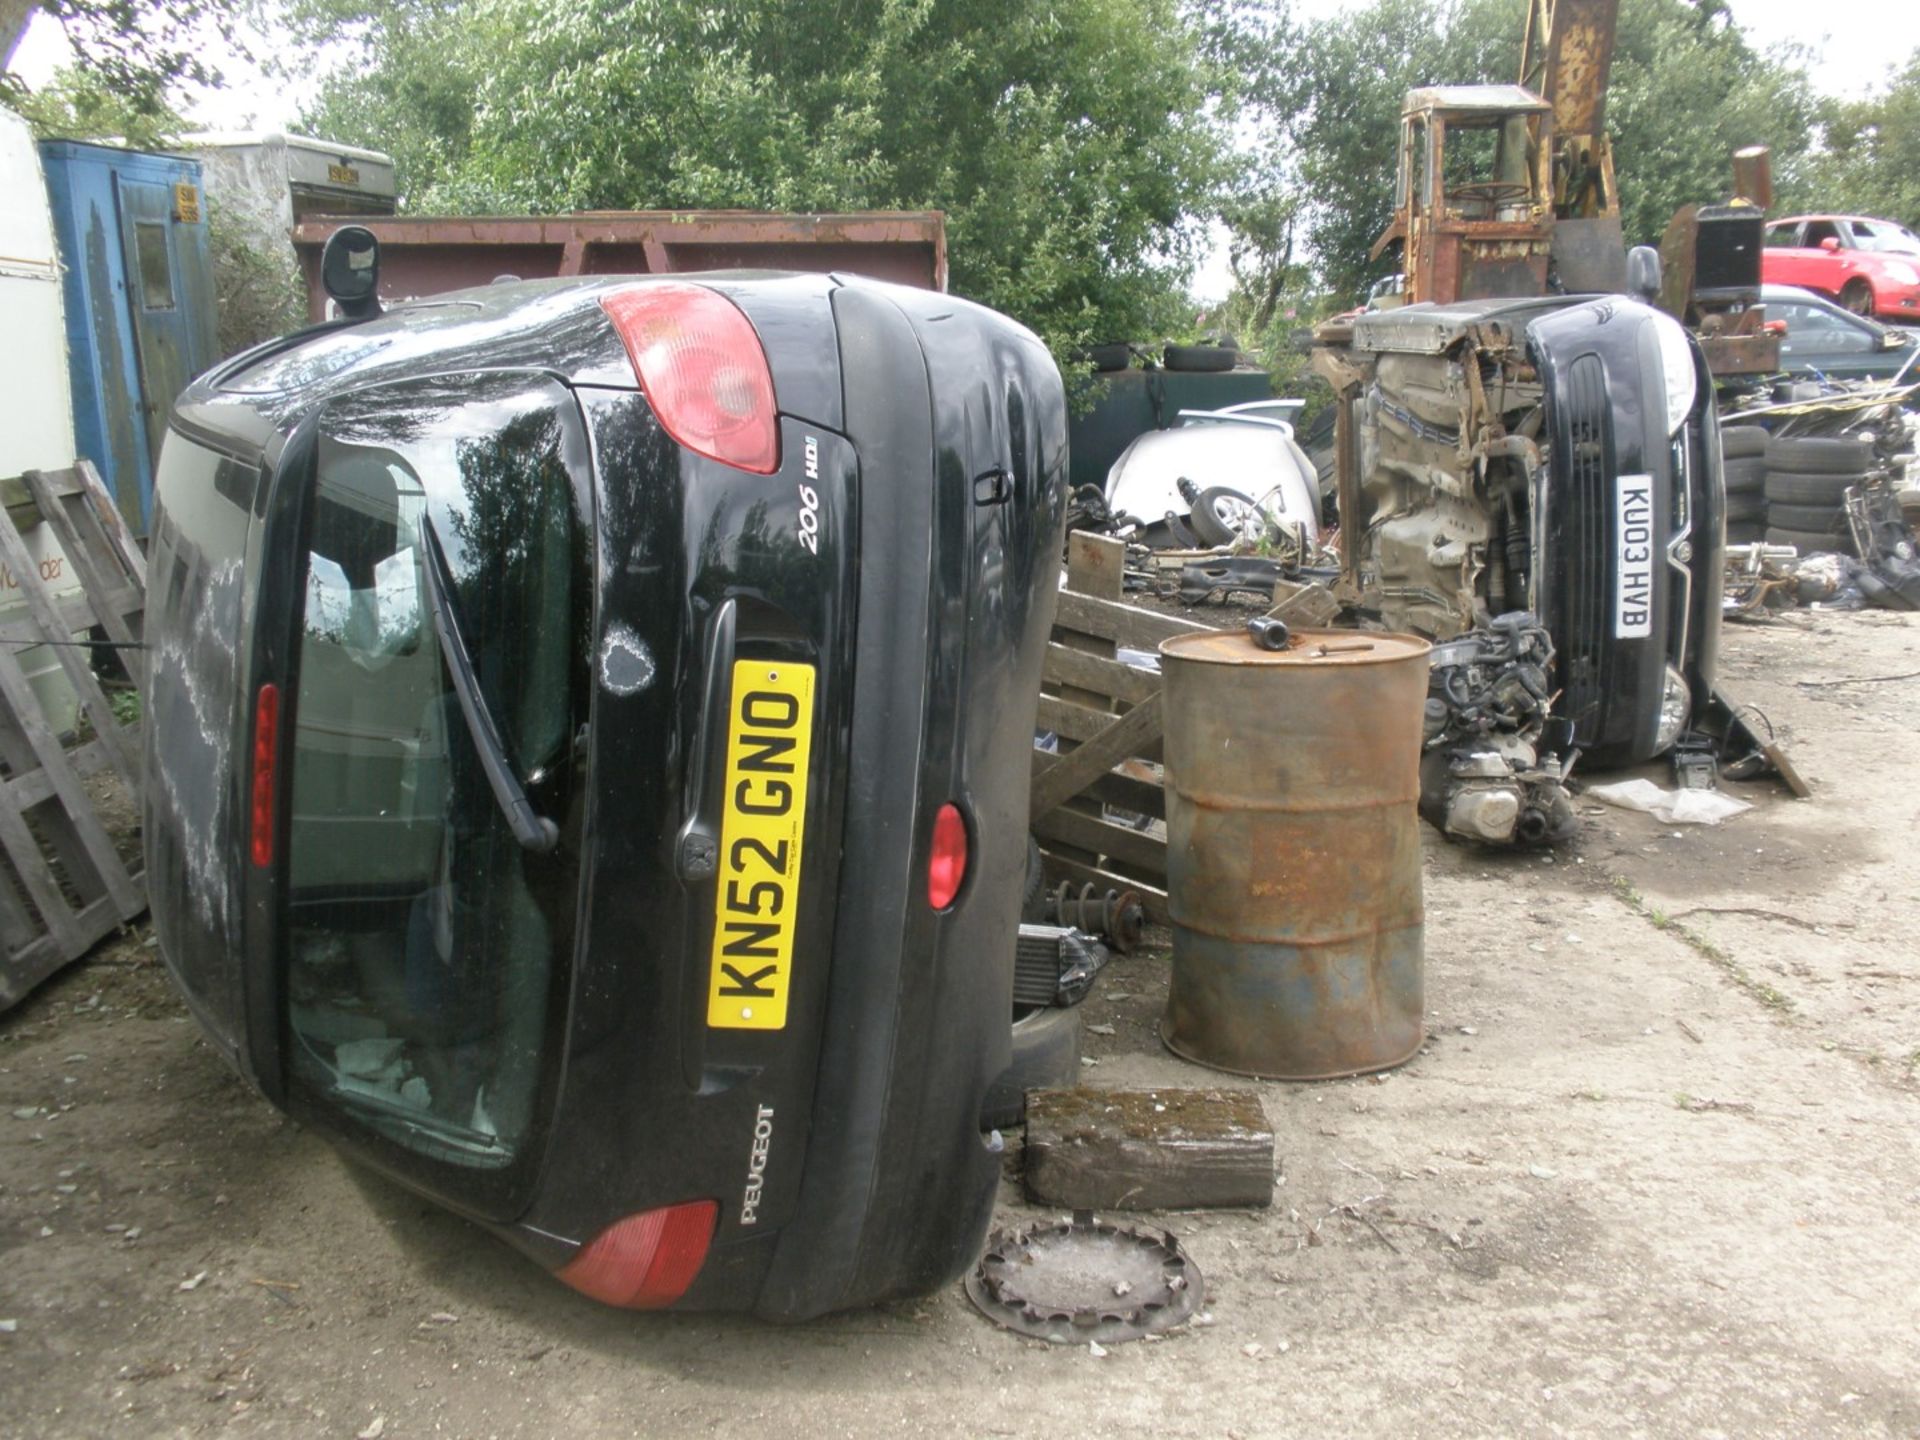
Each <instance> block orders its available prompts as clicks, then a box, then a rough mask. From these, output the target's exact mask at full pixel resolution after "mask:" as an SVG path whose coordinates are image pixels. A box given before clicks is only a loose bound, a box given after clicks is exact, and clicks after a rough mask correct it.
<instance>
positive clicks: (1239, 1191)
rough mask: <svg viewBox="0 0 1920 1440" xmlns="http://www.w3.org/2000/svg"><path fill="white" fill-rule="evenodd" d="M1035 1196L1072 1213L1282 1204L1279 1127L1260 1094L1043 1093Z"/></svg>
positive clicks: (1033, 1124)
mask: <svg viewBox="0 0 1920 1440" xmlns="http://www.w3.org/2000/svg"><path fill="white" fill-rule="evenodd" d="M1026 1171H1027V1173H1026V1181H1027V1197H1028V1198H1029V1199H1030V1200H1032V1201H1034V1203H1036V1204H1040V1205H1058V1206H1060V1207H1061V1208H1063V1209H1068V1210H1191V1209H1196V1208H1199V1207H1202V1206H1254V1205H1270V1204H1272V1203H1273V1127H1272V1126H1271V1125H1270V1124H1268V1123H1267V1113H1266V1111H1265V1109H1264V1108H1262V1106H1261V1104H1260V1097H1259V1095H1258V1094H1257V1093H1255V1092H1254V1091H1252V1090H1093V1089H1088V1088H1086V1087H1084V1086H1083V1087H1080V1088H1077V1089H1073V1090H1034V1091H1031V1092H1030V1093H1029V1094H1028V1095H1027V1143H1026Z"/></svg>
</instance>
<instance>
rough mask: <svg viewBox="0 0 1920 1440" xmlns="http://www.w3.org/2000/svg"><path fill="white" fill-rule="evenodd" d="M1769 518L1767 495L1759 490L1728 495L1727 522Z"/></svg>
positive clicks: (1729, 523) (1730, 523)
mask: <svg viewBox="0 0 1920 1440" xmlns="http://www.w3.org/2000/svg"><path fill="white" fill-rule="evenodd" d="M1766 518H1767V497H1766V496H1764V495H1762V494H1760V493H1758V492H1757V491H1746V492H1743V493H1741V494H1733V493H1729V494H1728V495H1727V524H1728V525H1732V524H1733V523H1734V522H1735V521H1737V520H1764V519H1766Z"/></svg>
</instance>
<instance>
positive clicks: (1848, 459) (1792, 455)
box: [1727, 436, 1874, 555]
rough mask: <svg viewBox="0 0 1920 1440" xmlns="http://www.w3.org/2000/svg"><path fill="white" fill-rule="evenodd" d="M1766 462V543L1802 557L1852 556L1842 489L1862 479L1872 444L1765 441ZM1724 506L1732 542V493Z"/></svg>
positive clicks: (1825, 439)
mask: <svg viewBox="0 0 1920 1440" xmlns="http://www.w3.org/2000/svg"><path fill="white" fill-rule="evenodd" d="M1765 463H1766V473H1767V478H1766V490H1765V498H1766V527H1767V543H1768V544H1769V545H1791V546H1793V547H1794V548H1795V549H1796V550H1798V551H1799V552H1800V553H1801V554H1802V555H1809V554H1814V553H1817V552H1820V551H1835V552H1838V553H1839V554H1842V555H1851V554H1852V553H1853V532H1852V529H1851V527H1850V526H1849V525H1848V524H1847V508H1846V498H1847V489H1848V487H1849V486H1853V485H1859V484H1862V483H1864V482H1865V481H1866V479H1867V475H1868V472H1869V471H1870V470H1871V469H1872V468H1873V464H1874V456H1873V442H1872V441H1871V440H1870V439H1855V438H1853V437H1850V436H1808V437H1807V438H1805V439H1797V440H1782V439H1778V438H1770V439H1768V441H1767V445H1766V461H1765ZM1728 489H1729V491H1731V489H1732V486H1731V483H1729V486H1728ZM1727 503H1728V506H1729V514H1728V537H1727V538H1728V543H1730V544H1731V543H1733V537H1732V513H1731V506H1732V503H1733V501H1732V497H1731V494H1729V497H1728V501H1727Z"/></svg>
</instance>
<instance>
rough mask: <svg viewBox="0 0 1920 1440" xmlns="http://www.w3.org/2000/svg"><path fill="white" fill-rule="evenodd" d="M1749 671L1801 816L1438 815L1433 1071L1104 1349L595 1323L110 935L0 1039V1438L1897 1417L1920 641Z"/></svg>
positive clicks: (1115, 1045) (1293, 1106)
mask: <svg viewBox="0 0 1920 1440" xmlns="http://www.w3.org/2000/svg"><path fill="white" fill-rule="evenodd" d="M1727 649H1728V655H1727V662H1726V670H1727V675H1726V680H1727V683H1728V686H1729V688H1731V689H1732V690H1733V691H1734V692H1735V693H1736V694H1737V695H1738V696H1740V697H1741V698H1742V699H1744V700H1747V701H1749V702H1751V703H1752V704H1754V705H1756V706H1758V708H1759V709H1760V710H1762V711H1763V712H1764V713H1765V715H1766V716H1767V717H1768V719H1769V720H1770V721H1771V722H1772V724H1773V725H1774V726H1775V727H1776V729H1777V730H1778V731H1779V732H1780V734H1781V735H1782V737H1783V738H1785V739H1786V740H1787V741H1788V743H1789V745H1790V746H1791V748H1792V751H1793V753H1794V755H1795V756H1796V757H1797V758H1798V760H1799V763H1800V765H1801V767H1802V769H1803V770H1804V771H1805V773H1806V774H1807V775H1808V776H1809V778H1810V779H1811V780H1812V781H1813V782H1814V784H1815V785H1816V786H1817V787H1818V795H1817V797H1816V798H1815V799H1813V800H1811V801H1792V800H1789V799H1786V798H1784V797H1783V796H1780V795H1777V794H1776V793H1774V792H1773V791H1771V790H1770V789H1765V788H1760V787H1747V789H1746V790H1745V791H1743V792H1741V793H1746V794H1749V795H1751V798H1754V799H1756V800H1758V801H1759V808H1758V809H1756V810H1754V811H1752V812H1749V813H1747V814H1745V815H1742V816H1739V817H1737V818H1736V819H1734V820H1732V821H1730V822H1729V823H1727V824H1725V825H1723V826H1721V827H1719V828H1717V829H1697V828H1696V829H1688V830H1683V831H1677V830H1674V829H1672V828H1670V827H1663V826H1661V825H1659V824H1657V823H1656V822H1654V821H1653V820H1651V819H1649V818H1647V817H1645V816H1641V815H1636V814H1629V813H1625V812H1621V811H1615V810H1603V809H1602V808H1601V807H1599V806H1597V805H1594V804H1592V803H1591V802H1589V801H1582V802H1581V807H1580V808H1581V813H1582V817H1583V819H1582V832H1581V835H1580V837H1579V839H1578V841H1577V843H1576V844H1575V846H1574V847H1573V849H1572V850H1571V851H1570V852H1568V853H1566V854H1563V855H1561V856H1559V857H1556V858H1540V857H1529V858H1523V857H1514V856H1501V855H1488V854H1484V853H1479V852H1475V851H1472V850H1467V849H1463V848H1459V847H1455V846H1452V845H1449V844H1447V843H1444V842H1442V841H1440V840H1439V839H1438V838H1437V837H1435V836H1433V835H1432V834H1431V833H1429V835H1428V837H1427V838H1428V841H1429V844H1428V849H1427V856H1426V866H1427V868H1426V882H1427V890H1426V894H1427V997H1428V999H1427V1003H1428V1009H1429V1022H1428V1023H1429V1029H1430V1031H1431V1036H1432V1039H1431V1041H1430V1043H1429V1044H1428V1045H1427V1046H1426V1048H1425V1049H1424V1050H1423V1051H1422V1052H1421V1054H1420V1055H1419V1056H1418V1058H1416V1059H1415V1060H1414V1061H1413V1062H1412V1063H1410V1064H1408V1065H1407V1066H1405V1067H1404V1068H1402V1069H1400V1070H1398V1071H1395V1072H1394V1073H1392V1074H1390V1075H1387V1076H1382V1077H1378V1078H1373V1079H1366V1080H1359V1081H1350V1082H1335V1083H1328V1084H1320V1085H1266V1086H1262V1087H1260V1092H1261V1095H1262V1097H1263V1099H1264V1101H1265V1104H1266V1107H1267V1111H1268V1114H1269V1116H1270V1117H1271V1119H1272V1121H1273V1123H1274V1126H1275V1130H1276V1133H1277V1136H1278V1147H1279V1155H1280V1164H1281V1168H1282V1170H1283V1172H1284V1173H1283V1176H1282V1179H1281V1182H1280V1185H1279V1188H1278V1190H1277V1192H1276V1199H1275V1204H1274V1206H1273V1208H1272V1209H1271V1210H1269V1211H1263V1212H1258V1213H1222V1214H1207V1215H1203V1214H1180V1215H1173V1216H1167V1217H1162V1218H1164V1220H1165V1221H1166V1223H1168V1224H1169V1225H1170V1226H1171V1228H1172V1229H1173V1230H1174V1231H1175V1232H1176V1233H1177V1234H1178V1235H1180V1237H1181V1238H1182V1240H1183V1241H1184V1243H1185V1244H1186V1246H1187V1247H1188V1249H1189V1251H1190V1253H1191V1254H1192V1256H1193V1257H1194V1259H1195V1261H1196V1262H1197V1263H1198V1265H1199V1266H1200V1268H1201V1269H1202V1270H1203V1271H1204V1272H1205V1274H1206V1277H1207V1282H1208V1298H1207V1301H1206V1307H1205V1315H1204V1316H1203V1319H1204V1320H1205V1321H1206V1322H1207V1323H1204V1324H1197V1325H1195V1326H1193V1327H1191V1328H1189V1329H1188V1330H1186V1331H1185V1332H1183V1333H1179V1334H1176V1335H1174V1336H1172V1337H1170V1338H1167V1339H1164V1340H1161V1341H1158V1342H1156V1343H1140V1344H1130V1345H1116V1346H1114V1347H1112V1348H1111V1349H1110V1350H1109V1352H1108V1353H1107V1354H1106V1355H1104V1356H1096V1355H1094V1354H1092V1353H1090V1352H1089V1351H1088V1350H1087V1349H1085V1348H1054V1347H1049V1346H1045V1345H1042V1344H1039V1343H1037V1342H1027V1341H1022V1340H1018V1339H1015V1338H1013V1337H1011V1336H1009V1335H1007V1334H1005V1333H1003V1332H1001V1331H998V1330H996V1329H994V1328H993V1327H992V1326H990V1325H989V1324H987V1323H986V1322H985V1321H984V1320H982V1319H981V1318H980V1317H979V1316H977V1315H976V1314H975V1313H974V1312H973V1311H972V1310H971V1308H970V1307H969V1306H968V1304H967V1302H966V1300H965V1299H964V1297H963V1296H962V1295H961V1293H960V1290H959V1287H958V1286H954V1287H950V1288H949V1289H947V1290H946V1291H944V1292H942V1293H941V1294H938V1295H936V1296H933V1297H932V1298H930V1299H928V1300H926V1301H924V1302H921V1303H917V1304H902V1305H896V1306H892V1307H889V1308H885V1309H880V1310H875V1311H869V1312H865V1313H860V1314H852V1315H845V1316H839V1317H834V1318H830V1319H827V1320H824V1321H821V1322H818V1323H816V1324H812V1325H808V1326H804V1327H797V1328H785V1329H782V1328H775V1327H770V1326H766V1325H761V1324H757V1323H753V1322H749V1321H742V1320H733V1319H725V1318H715V1317H701V1316H635V1315H629V1314H623V1313H618V1312H614V1311H609V1310H603V1309H600V1308H597V1307H595V1306H593V1305H592V1304H590V1303H588V1302H585V1301H583V1300H580V1299H579V1298H577V1297H575V1296H574V1295H573V1294H572V1293H571V1292H569V1291H567V1290H565V1289H563V1288H562V1287H560V1286H559V1285H557V1284H555V1283H553V1282H552V1281H550V1280H549V1279H547V1278H546V1277H545V1276H543V1275H541V1274H540V1273H538V1272H537V1271H536V1270H535V1269H534V1268H533V1267H531V1266H530V1265H528V1264H527V1263H526V1262H525V1261H523V1260H521V1259H520V1258H519V1257H518V1256H516V1255H515V1254H513V1253H511V1252H510V1251H508V1250H507V1249H506V1248H505V1247H504V1246H502V1245H500V1244H498V1243H496V1242H495V1241H493V1240H492V1239H490V1238H489V1237H487V1236H485V1235H484V1234H482V1233H480V1232H478V1231H476V1230H474V1229H472V1228H471V1227H469V1226H467V1225H465V1224H464V1223H462V1222H460V1221H458V1220H455V1219H452V1218H450V1217H448V1216H446V1215H443V1214H440V1213H438V1212H436V1211H435V1210H433V1209H431V1208H429V1207H427V1206H425V1205H423V1204H421V1203H420V1202H418V1201H417V1200H414V1199H413V1198H411V1197H410V1196H408V1195H406V1194H404V1193H402V1192H400V1191H398V1190H396V1189H394V1188H393V1187H391V1186H390V1185H388V1184H386V1183H384V1182H382V1181H380V1180H378V1179H376V1178H374V1177H371V1176H368V1175H365V1174H362V1173H360V1172H359V1171H357V1170H354V1169H352V1168H350V1167H349V1166H348V1165H347V1164H345V1163H344V1162H343V1161H342V1160H341V1159H340V1158H339V1157H338V1156H337V1155H336V1154H335V1153H334V1152H333V1151H332V1150H330V1149H329V1148H327V1147H326V1146H325V1145H323V1144H321V1143H320V1142H319V1141H317V1140H315V1139H314V1138H313V1137H311V1136H309V1135H307V1134H305V1133H303V1132H301V1131H300V1130H299V1129H297V1128H296V1127H294V1126H293V1125H291V1124H289V1123H287V1122H286V1121H284V1120H282V1119H280V1118H279V1117H278V1116H277V1115H275V1114H274V1112H272V1111H271V1110H269V1109H268V1108H267V1106H266V1105H265V1104H264V1103H262V1102H260V1101H259V1100H257V1099H255V1098H254V1097H253V1096H252V1095H251V1094H250V1093H249V1092H248V1091H247V1090H246V1089H245V1088H244V1087H243V1086H242V1085H241V1083H240V1082H239V1081H238V1080H236V1079H235V1078H233V1077H232V1076H231V1075H230V1074H229V1073H228V1072H227V1071H226V1070H225V1068H223V1066H222V1065H221V1063H220V1062H219V1061H218V1060H217V1059H216V1058H215V1057H214V1056H213V1054H212V1053H211V1052H210V1051H209V1050H208V1049H207V1048H206V1047H205V1046H204V1045H202V1044H201V1043H200V1041H199V1040H198V1038H197V1037H196V1033H195V1030H194V1027H193V1025H192V1023H191V1022H190V1021H189V1020H188V1019H187V1017H186V1015H185V1014H184V1012H183V1011H182V1009H181V1007H180V1005H179V1004H178V1003H177V1002H176V1001H175V1000H174V998H173V996H172V993H171V991H170V990H169V988H168V986H167V983H166V981H165V978H164V976H163V975H162V973H161V971H160V968H159V966H158V965H156V964H155V963H154V961H153V953H154V952H153V951H152V949H151V948H150V947H149V946H148V945H147V944H146V941H145V935H144V933H141V934H135V935H131V936H129V937H127V938H125V939H123V940H121V941H119V942H117V943H115V944H113V945H112V946H110V947H108V948H107V949H106V951H105V952H104V953H102V954H100V955H99V956H98V957H96V958H95V959H93V960H91V961H90V962H88V963H85V964H82V965H80V966H77V967H74V968H73V969H72V970H70V971H69V972H67V973H66V974H65V975H64V976H62V977H61V978H59V979H58V980H56V981H54V982H52V983H50V984H49V985H47V986H45V987H44V988H43V989H42V990H41V992H40V993H39V994H38V995H37V996H35V997H34V998H33V999H32V1000H30V1001H29V1002H28V1003H26V1004H25V1005H23V1006H21V1007H19V1009H17V1010H16V1011H15V1012H14V1013H12V1014H10V1015H8V1016H6V1017H4V1018H0V1433H4V1434H5V1435H8V1436H32V1437H54V1436H97V1435H106V1434H127V1435H200V1434H206V1433H214V1432H226V1431H231V1432H233V1433H236V1434H256V1435H270V1436H296V1435H297V1436H308V1435H313V1436H341V1437H348V1436H368V1437H371V1436H374V1435H385V1436H392V1437H408V1436H421V1435H452V1436H474V1437H483V1436H545V1435H556V1434H562V1433H566V1434H576V1435H654V1436H658V1435H681V1434H700V1435H707V1436H731V1435H755V1436H759V1435H765V1434H769V1433H772V1434H784V1433H791V1432H793V1431H795V1430H799V1429H802V1428H803V1427H804V1429H805V1430H806V1431H808V1432H810V1433H812V1434H817V1435H820V1436H828V1435H857V1436H860V1437H863V1440H870V1437H874V1436H891V1435H903V1434H905V1435H917V1434H926V1435H950V1434H964V1435H1010V1436H1023V1437H1024V1436H1031V1435H1063V1436H1074V1435H1102V1434H1116V1433H1122V1432H1147V1431H1151V1432H1155V1433H1158V1434H1161V1435H1166V1436H1211V1437H1232V1436H1239V1437H1254V1436H1270V1435H1272V1436H1279V1435H1302V1436H1329V1435H1350V1434H1376V1433H1386V1432H1389V1431H1391V1432H1394V1433H1403V1434H1414V1435H1486V1434H1502V1435H1518V1434H1528V1435H1535V1434H1538V1435H1568V1434H1602V1433H1604V1434H1608V1435H1614V1434H1624V1435H1676V1434H1686V1435H1700V1436H1742V1437H1745V1436H1755V1435H1791V1436H1818V1435H1883V1434H1888V1435H1903V1436H1914V1435H1920V1237H1916V1233H1915V1232H1916V1220H1917V1219H1920V1123H1916V1122H1920V946H1916V944H1915V941H1914V934H1915V930H1916V919H1917V918H1920V860H1916V852H1920V798H1917V797H1920V788H1917V787H1916V785H1915V782H1914V779H1913V773H1914V772H1913V757H1914V755H1915V753H1916V752H1915V746H1914V729H1915V725H1914V717H1915V713H1916V709H1917V708H1920V705H1917V702H1920V679H1915V678H1913V677H1912V676H1911V675H1910V674H1909V673H1908V672H1914V671H1916V670H1920V658H1916V657H1920V616H1891V615H1886V614H1875V613H1867V614H1860V615H1818V616H1813V617H1808V618H1805V619H1804V623H1803V626H1796V627H1789V626H1787V625H1784V624H1783V625H1780V626H1776V627H1770V628H1766V629H1752V628H1743V629H1737V630H1734V631H1733V632H1732V633H1731V634H1730V635H1729V637H1728V643H1727ZM1893 676H1905V677H1906V678H1876V677H1893ZM1165 976H1166V961H1165V957H1164V955H1151V956H1149V955H1142V956H1136V957H1133V958H1131V959H1124V960H1121V961H1120V962H1118V963H1117V964H1116V966H1115V967H1114V968H1113V969H1112V970H1111V971H1110V972H1109V974H1108V976H1107V978H1106V979H1105V980H1104V981H1103V982H1102V991H1101V993H1100V994H1099V995H1097V996H1096V998H1095V999H1094V1000H1092V1001H1090V1002H1089V1003H1090V1005H1091V1007H1092V1009H1091V1011H1090V1014H1089V1019H1090V1020H1092V1021H1094V1022H1096V1023H1100V1024H1103V1025H1104V1024H1110V1025H1112V1026H1113V1027H1114V1030H1115V1033H1114V1034H1113V1035H1112V1036H1111V1037H1106V1036H1101V1037H1097V1038H1095V1039H1094V1041H1093V1042H1092V1043H1093V1045H1094V1047H1095V1049H1094V1051H1093V1057H1094V1058H1095V1059H1096V1060H1097V1062H1098V1063H1097V1064H1095V1065H1093V1066H1090V1067H1089V1068H1088V1071H1087V1074H1088V1077H1089V1079H1090V1081H1091V1082H1092V1083H1096V1084H1110V1085H1126V1084H1155V1085H1174V1084H1180V1083H1205V1082H1207V1081H1209V1080H1210V1079H1211V1078H1212V1077H1211V1076H1209V1075H1208V1074H1207V1073H1205V1072H1201V1071H1197V1070H1195V1069H1193V1068H1191V1067H1189V1066H1186V1065H1183V1064H1182V1063H1180V1062H1178V1061H1175V1060H1174V1059H1172V1058H1171V1057H1170V1056H1168V1055H1167V1054H1166V1053H1165V1052H1164V1051H1162V1050H1161V1048H1160V1047H1159V1045H1158V1043H1157V1041H1156V1039H1155V1036H1154V1031H1153V1021H1154V1019H1155V1017H1156V1014H1157V1012H1158V1009H1159V1007H1160V1005H1161V1003H1162V1001H1163V998H1164V993H1165ZM1122 997H1125V998H1122ZM1034 1213H1035V1212H1032V1211H1030V1210H1028V1209H1026V1208H1025V1207H1024V1206H1023V1205H1022V1203H1021V1201H1020V1198H1019V1193H1018V1190H1017V1188H1016V1187H1015V1186H1014V1185H1013V1184H1012V1183H1009V1184H1008V1185H1007V1186H1006V1188H1005V1190H1004V1193H1003V1215H1002V1219H1004V1220H1007V1221H1014V1220H1019V1219H1022V1218H1027V1217H1030V1216H1032V1215H1033V1214H1034Z"/></svg>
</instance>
